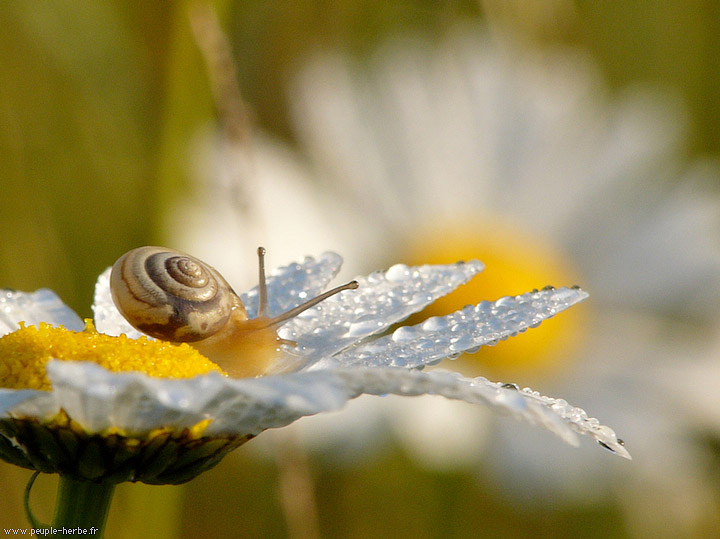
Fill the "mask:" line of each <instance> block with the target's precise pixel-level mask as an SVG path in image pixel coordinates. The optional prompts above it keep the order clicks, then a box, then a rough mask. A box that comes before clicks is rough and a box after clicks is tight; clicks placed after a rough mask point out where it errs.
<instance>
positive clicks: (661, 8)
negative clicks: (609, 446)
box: [0, 0, 720, 538]
mask: <svg viewBox="0 0 720 539" xmlns="http://www.w3.org/2000/svg"><path fill="white" fill-rule="evenodd" d="M189 6H190V3H186V2H141V1H105V2H74V1H70V0H67V1H59V0H58V1H54V0H53V1H46V2H29V1H17V2H15V1H12V0H10V1H8V0H5V1H3V2H2V3H1V4H0V28H2V29H3V31H2V32H0V230H2V233H3V234H2V235H3V238H2V241H0V284H1V285H2V286H3V287H7V288H15V289H21V290H34V289H37V288H40V287H48V288H51V289H53V290H55V291H56V292H57V293H58V294H59V295H60V296H61V297H62V298H63V299H64V300H65V301H66V302H67V303H68V304H69V305H70V306H71V307H73V308H74V309H75V310H76V311H77V312H78V313H80V314H81V315H82V316H90V314H91V312H90V305H91V301H92V286H93V283H94V281H95V278H96V276H97V275H98V273H100V272H101V271H102V270H103V269H104V268H105V267H107V266H108V265H110V264H111V263H112V261H113V260H114V259H115V258H116V257H117V256H118V255H119V254H121V253H122V252H124V251H126V250H128V249H130V248H132V247H135V246H137V245H142V244H152V243H163V242H164V241H167V239H168V238H169V237H170V236H171V232H172V231H169V230H165V229H163V223H164V222H166V221H165V219H164V216H165V215H166V214H167V212H168V211H169V210H170V209H171V208H173V207H174V206H175V205H176V204H177V203H178V201H181V200H183V198H184V197H189V196H193V191H192V189H191V187H190V183H189V174H190V173H189V171H188V166H187V155H186V152H187V147H188V144H189V141H190V140H191V139H192V138H193V136H194V135H195V134H196V132H197V131H198V129H200V128H201V127H202V126H203V125H205V124H207V123H208V122H212V121H214V118H215V109H214V105H213V99H212V95H211V88H210V83H209V81H208V76H207V70H206V68H205V65H204V62H203V59H202V56H201V54H200V52H199V50H198V48H197V46H196V43H195V42H194V40H193V36H192V32H191V29H190V24H189V15H188V12H189ZM214 6H215V8H216V9H217V13H218V14H219V18H220V21H221V23H222V26H223V28H224V30H225V32H226V34H227V36H228V38H229V40H230V43H231V46H232V50H233V53H234V61H235V64H236V68H237V72H238V79H239V85H240V89H241V92H242V95H243V97H244V99H245V101H246V105H247V106H248V107H249V109H250V111H251V116H252V118H253V121H254V123H255V124H256V125H257V126H259V127H261V128H262V129H263V130H264V131H266V132H269V133H271V134H273V135H275V136H276V137H279V138H281V139H283V140H285V141H286V142H287V143H289V144H293V143H294V142H295V141H294V139H293V131H292V128H291V124H290V118H289V112H288V106H287V101H286V95H285V92H286V85H287V81H288V77H289V76H290V75H292V73H293V72H294V70H296V69H297V66H299V65H300V64H301V63H302V62H303V61H304V60H305V59H307V57H308V55H309V54H310V53H311V52H312V51H314V50H316V49H334V48H337V49H341V50H343V51H346V52H348V53H351V54H354V55H357V56H359V57H360V58H362V57H363V56H364V55H366V54H368V53H370V52H372V50H373V48H374V46H375V45H376V44H377V43H380V42H381V41H382V40H383V39H384V38H385V37H387V36H392V35H394V34H395V33H397V32H401V31H402V32H408V31H411V32H414V33H418V34H420V35H424V36H430V37H431V38H432V37H441V36H443V35H444V33H445V32H446V31H447V30H448V29H449V28H451V27H452V26H454V25H455V24H456V23H457V22H458V21H462V20H467V19H476V20H479V21H483V22H484V23H487V24H489V25H495V24H502V25H504V26H508V27H511V28H513V29H514V30H515V31H517V32H518V34H519V35H521V36H522V38H523V39H524V40H525V41H527V43H529V44H532V45H533V46H537V47H545V46H547V45H549V44H567V45H577V46H580V47H583V48H584V49H586V50H587V51H589V52H590V53H591V54H592V55H593V56H594V58H595V59H596V61H597V62H598V63H599V65H600V67H601V68H602V70H603V71H604V74H605V76H606V78H607V80H608V81H609V82H610V84H611V86H612V88H614V89H617V90H620V89H622V88H624V87H627V86H628V85H632V84H635V83H639V82H640V83H652V84H655V85H659V86H661V87H664V88H668V89H670V90H671V91H674V92H677V93H678V94H679V95H680V96H681V97H682V99H683V101H684V103H685V104H686V105H687V108H688V113H689V118H690V126H689V131H688V133H689V134H688V138H687V140H686V141H685V148H684V151H685V152H686V157H688V158H689V157H697V156H701V157H704V156H716V155H718V153H720V137H719V136H718V134H719V133H720V54H719V52H718V51H720V3H718V2H716V1H712V0H687V1H685V2H677V1H675V2H662V1H635V0H625V1H617V0H614V1H603V0H597V1H592V2H591V1H576V2H570V1H564V0H548V1H546V2H533V1H531V0H529V1H522V0H508V1H502V0H498V1H486V2H482V1H479V2H471V1H450V0H447V1H430V0H407V1H402V2H386V1H381V0H337V1H319V2H311V1H308V0H296V1H293V0H289V1H284V2H283V1H273V0H268V1H235V2H233V1H226V2H217V3H215V4H214ZM236 453H237V454H236V455H233V456H232V457H230V458H228V459H226V461H225V462H223V463H222V464H221V465H220V466H219V467H218V469H216V470H213V471H211V472H209V473H207V474H205V476H203V477H200V478H199V479H198V480H196V481H195V482H193V483H192V484H191V485H189V486H187V487H145V486H138V485H123V486H121V487H120V489H119V490H120V492H119V494H118V500H117V501H116V503H115V505H114V507H113V513H112V515H111V523H110V526H109V531H108V537H111V538H112V537H138V536H141V535H146V536H151V535H152V536H154V537H175V536H178V537H200V536H203V537H236V536H248V537H284V536H286V535H288V529H287V525H286V523H285V520H284V516H283V511H282V510H281V506H280V502H279V494H278V470H277V468H276V466H275V465H274V464H273V463H272V461H258V460H257V459H255V458H253V457H252V456H249V455H246V454H244V453H243V449H240V450H239V451H237V452H236ZM310 465H311V467H312V469H313V474H314V480H315V483H316V488H317V498H318V501H317V504H318V512H319V514H320V520H321V522H322V525H321V527H322V532H323V535H324V536H327V537H373V536H375V537H394V536H397V535H396V534H397V533H398V530H400V531H401V532H402V533H403V535H407V536H412V537H418V538H422V537H472V536H475V535H476V533H479V530H482V534H483V535H484V536H487V537H493V536H495V537H501V536H502V537H561V536H562V537H581V536H582V537H593V536H598V537H600V536H602V537H623V536H625V532H624V531H623V530H624V528H623V524H622V517H621V516H620V514H619V512H618V510H617V508H616V507H614V506H613V504H612V503H608V504H607V505H605V506H599V507H598V506H593V507H581V508H578V507H560V508H557V509H556V510H555V511H552V512H547V511H538V512H533V511H528V510H527V508H523V509H522V510H521V509H519V508H516V507H513V505H512V504H511V503H510V502H508V501H506V500H503V499H502V498H501V497H499V496H496V495H495V494H494V493H493V488H492V485H491V484H485V483H483V482H482V480H479V479H477V478H475V477H469V476H466V475H463V474H461V473H448V474H443V473H439V472H432V471H427V470H423V469H421V468H419V467H418V466H416V465H415V464H413V463H412V461H410V460H408V459H407V458H406V457H405V456H404V455H403V453H402V451H401V450H399V449H397V450H393V451H390V452H388V453H387V454H385V455H384V456H383V457H382V458H381V459H380V460H373V461H371V462H367V463H363V462H360V463H359V464H358V465H357V466H356V467H355V468H354V469H352V470H347V469H336V468H332V467H324V466H323V465H322V463H321V462H311V463H310ZM0 474H2V481H3V490H4V492H5V495H4V496H3V498H4V499H3V500H2V501H0V521H1V522H2V524H3V525H7V526H10V525H16V526H19V525H22V523H23V520H22V513H21V509H20V497H21V494H20V493H21V491H22V488H23V486H24V483H25V481H26V480H27V477H28V475H29V473H28V472H26V471H24V470H14V469H10V467H9V466H7V465H5V464H1V465H0ZM219 483H221V485H222V487H221V488H220V487H219V486H218V485H219ZM52 491H53V480H52V479H51V478H47V479H45V480H44V481H43V480H41V481H39V482H38V488H37V489H36V490H35V491H34V498H35V499H34V500H33V503H34V505H36V506H37V512H38V513H39V516H40V517H41V518H44V519H45V520H49V514H50V511H51V509H50V508H51V507H52ZM6 520H7V522H6ZM151 522H152V523H154V524H153V525H154V526H155V527H156V528H157V529H156V530H153V533H148V526H149V525H150V523H151Z"/></svg>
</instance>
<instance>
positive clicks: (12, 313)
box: [0, 288, 85, 335]
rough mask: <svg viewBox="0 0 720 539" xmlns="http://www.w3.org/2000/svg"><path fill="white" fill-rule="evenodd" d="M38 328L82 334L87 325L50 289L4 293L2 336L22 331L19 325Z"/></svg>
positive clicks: (0, 292) (0, 312) (1, 299)
mask: <svg viewBox="0 0 720 539" xmlns="http://www.w3.org/2000/svg"><path fill="white" fill-rule="evenodd" d="M19 322H25V324H26V325H28V326H34V325H37V324H39V323H40V322H47V323H48V324H51V325H53V326H65V327H66V328H67V329H71V330H74V331H79V330H81V329H82V328H83V327H85V324H83V321H82V320H81V319H80V317H79V316H78V315H77V314H75V312H74V311H73V310H72V309H71V308H70V307H68V306H67V305H65V304H64V303H63V302H62V300H61V299H60V298H59V297H58V296H57V294H55V292H53V291H52V290H48V289H46V288H42V289H40V290H36V291H35V292H15V291H13V290H0V335H5V334H6V333H10V332H11V331H15V330H16V329H18V323H19Z"/></svg>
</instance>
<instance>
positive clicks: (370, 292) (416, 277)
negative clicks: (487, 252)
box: [279, 260, 483, 360]
mask: <svg viewBox="0 0 720 539" xmlns="http://www.w3.org/2000/svg"><path fill="white" fill-rule="evenodd" d="M482 269H483V265H482V263H480V262H478V261H476V260H474V261H470V262H458V263H457V264H448V265H435V266H416V267H409V266H405V265H403V264H398V265H395V266H393V267H391V268H390V269H388V270H387V271H386V272H375V273H372V274H370V275H368V276H367V277H359V278H358V279H357V281H358V283H359V287H358V289H357V290H352V291H346V292H342V293H340V294H338V295H337V296H333V297H331V298H329V299H327V300H326V301H323V302H322V303H321V304H320V305H318V306H316V307H314V308H312V309H310V310H308V311H306V312H305V313H302V314H301V315H299V316H297V317H295V318H293V319H292V320H290V321H289V322H288V323H287V324H285V325H284V326H283V327H282V328H281V330H280V332H279V334H280V336H281V337H283V338H285V339H290V340H293V341H295V342H297V343H298V345H299V346H298V352H299V353H300V354H301V355H302V356H303V357H304V358H306V359H309V360H318V359H320V358H322V357H327V356H330V355H331V354H334V353H337V352H339V351H340V350H343V349H345V348H347V347H348V346H350V345H352V344H353V343H355V342H357V341H359V340H361V339H363V338H365V337H368V336H370V335H374V334H377V333H379V332H381V331H383V330H384V329H386V328H387V327H389V326H391V325H392V324H394V323H396V322H400V321H401V320H404V319H405V318H407V317H408V316H410V315H411V314H413V313H415V312H418V311H421V310H422V309H424V308H425V307H426V306H427V305H429V304H430V303H432V302H433V301H435V300H436V299H437V298H439V297H441V296H444V295H445V294H448V293H449V292H452V291H453V290H455V289H456V288H457V287H458V286H460V285H461V284H464V283H466V282H468V281H469V280H470V279H471V278H472V277H474V276H475V275H476V274H478V273H479V272H481V271H482Z"/></svg>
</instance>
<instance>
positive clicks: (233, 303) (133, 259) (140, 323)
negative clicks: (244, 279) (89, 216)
mask: <svg viewBox="0 0 720 539" xmlns="http://www.w3.org/2000/svg"><path fill="white" fill-rule="evenodd" d="M110 290H111V292H112V297H113V301H114V302H115V305H116V306H117V308H118V310H119V311H120V313H121V314H122V315H123V316H124V317H125V318H126V319H127V320H128V321H129V322H130V324H131V325H132V326H133V327H135V328H136V329H138V330H140V331H142V332H143V333H146V334H148V335H150V336H152V337H156V338H158V339H163V340H166V341H171V342H195V341H199V340H202V339H205V338H207V337H209V336H210V335H213V334H215V333H217V332H218V331H219V330H220V328H222V327H223V326H224V325H225V324H227V322H228V320H229V318H230V316H231V314H232V312H233V310H234V309H238V310H241V311H242V314H243V315H244V316H245V318H246V319H247V315H246V314H245V309H244V308H243V306H242V303H241V302H240V299H239V298H238V297H237V294H235V292H234V291H233V289H232V288H231V287H230V285H229V284H228V283H227V281H226V280H225V279H224V278H223V277H222V275H220V273H219V272H218V271H217V270H216V269H215V268H213V267H212V266H209V265H208V264H205V263H204V262H202V261H200V260H198V259H197V258H193V257H192V256H189V255H187V254H185V253H181V252H178V251H172V250H168V249H165V248H163V247H139V248H137V249H133V250H132V251H129V252H128V253H125V254H124V255H123V256H122V257H120V259H118V261H117V262H115V265H114V266H113V269H112V273H111V276H110Z"/></svg>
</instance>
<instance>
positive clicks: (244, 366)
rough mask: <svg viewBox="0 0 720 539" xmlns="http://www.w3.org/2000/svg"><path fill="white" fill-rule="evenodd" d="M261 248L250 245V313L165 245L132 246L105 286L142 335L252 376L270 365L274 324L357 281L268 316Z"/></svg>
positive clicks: (197, 265)
mask: <svg viewBox="0 0 720 539" xmlns="http://www.w3.org/2000/svg"><path fill="white" fill-rule="evenodd" d="M264 254H265V249H263V248H262V247H260V248H258V257H259V269H260V271H259V273H260V286H259V293H258V296H259V306H258V313H259V314H258V317H257V318H253V319H248V316H247V311H246V310H245V307H244V306H243V304H242V302H241V301H240V298H239V297H238V295H237V294H236V293H235V292H234V291H233V289H232V287H231V286H230V285H229V284H228V283H227V281H226V280H225V279H224V278H223V277H222V275H220V273H219V272H218V271H217V270H216V269H215V268H213V267H212V266H210V265H208V264H206V263H204V262H202V261H200V260H198V259H197V258H194V257H192V256H190V255H187V254H185V253H181V252H179V251H173V250H170V249H166V248H165V247H139V248H137V249H133V250H132V251H129V252H127V253H125V254H124V255H123V256H121V257H120V258H119V259H118V261H117V262H115V264H114V265H113V268H112V272H111V274H110V290H111V293H112V298H113V301H114V302H115V305H116V306H117V308H118V310H119V311H120V313H121V314H122V315H123V316H124V317H125V319H126V320H127V321H128V322H129V323H130V324H131V325H132V326H133V327H134V328H135V329H138V330H140V331H142V332H143V333H146V334H147V335H150V336H152V337H155V338H158V339H162V340H165V341H170V342H175V343H182V342H185V343H188V344H190V345H191V346H193V347H195V348H196V349H197V350H198V351H199V352H200V353H201V354H203V355H204V356H205V357H207V358H209V359H210V360H212V361H214V362H215V363H217V364H218V365H219V366H220V367H221V368H222V369H223V370H224V371H225V372H226V373H227V374H229V375H230V376H234V377H246V376H259V375H262V374H265V373H267V372H268V371H269V370H270V369H271V367H272V366H273V362H274V359H275V358H276V357H277V355H278V353H279V351H280V347H281V345H282V344H295V343H293V342H292V341H287V340H283V339H281V338H280V337H278V335H277V332H276V329H277V327H278V326H280V325H281V324H283V323H284V322H285V321H287V320H288V319H290V318H292V317H294V316H297V315H298V314H299V313H301V312H303V311H305V310H306V309H309V308H310V307H312V306H314V305H316V304H317V303H319V302H321V301H323V300H325V299H326V298H328V297H330V296H332V295H334V294H337V293H338V292H340V291H342V290H348V289H354V288H357V286H358V283H357V281H351V282H349V283H347V284H344V285H342V286H338V287H337V288H334V289H332V290H329V291H327V292H325V293H323V294H320V295H319V296H317V297H315V298H313V299H311V300H309V301H307V302H305V303H303V304H302V305H298V306H297V307H295V308H293V309H291V310H289V311H288V312H285V313H283V314H280V315H278V316H275V317H269V316H268V315H267V312H268V304H267V287H266V284H265V266H264V258H263V257H264Z"/></svg>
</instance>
